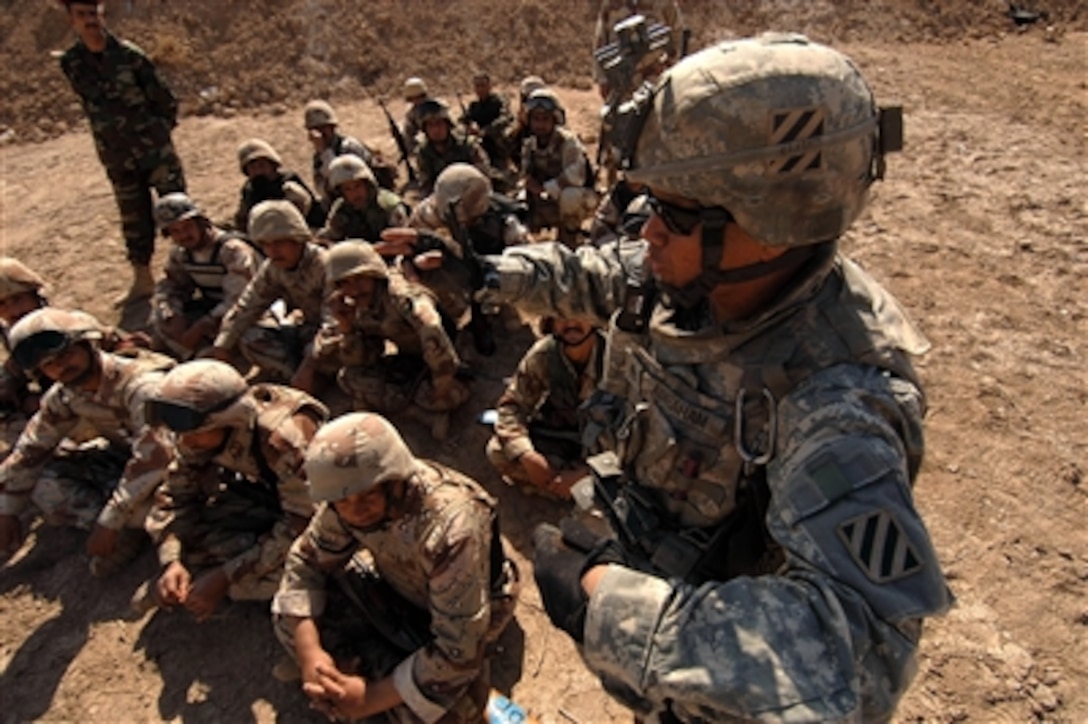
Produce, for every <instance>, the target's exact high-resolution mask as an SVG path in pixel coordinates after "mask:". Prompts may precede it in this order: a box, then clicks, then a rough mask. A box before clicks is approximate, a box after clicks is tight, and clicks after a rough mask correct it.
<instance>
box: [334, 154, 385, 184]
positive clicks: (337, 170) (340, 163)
mask: <svg viewBox="0 0 1088 724" xmlns="http://www.w3.org/2000/svg"><path fill="white" fill-rule="evenodd" d="M346 181H366V182H367V183H368V184H370V188H371V189H375V188H377V187H378V180H377V179H376V178H374V172H373V171H371V170H370V166H368V165H367V163H366V161H364V160H363V159H361V158H359V157H358V156H355V155H353V154H350V153H348V154H344V155H343V156H337V157H336V158H334V159H333V160H332V163H330V164H329V186H331V187H332V188H334V189H336V188H340V184H342V183H344V182H346Z"/></svg>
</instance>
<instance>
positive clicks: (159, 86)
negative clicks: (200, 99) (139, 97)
mask: <svg viewBox="0 0 1088 724" xmlns="http://www.w3.org/2000/svg"><path fill="white" fill-rule="evenodd" d="M125 45H126V46H127V47H128V48H130V50H131V53H132V57H133V58H134V60H135V63H134V65H135V67H136V82H137V83H138V84H139V85H140V87H141V88H142V89H143V92H144V95H145V97H146V98H147V103H148V106H149V107H150V110H151V112H152V113H154V114H155V116H156V117H158V118H162V119H163V120H165V121H166V122H167V124H169V126H170V127H171V128H173V127H174V126H176V125H177V124H178V101H177V99H176V98H175V97H174V94H173V92H171V90H170V87H169V86H168V85H167V84H166V81H164V80H163V79H162V76H160V75H159V71H158V70H157V69H156V68H155V64H154V63H152V62H151V61H150V60H149V59H148V57H147V56H146V55H145V54H144V53H143V51H141V50H139V49H138V48H136V46H134V45H131V44H129V43H126V44H125Z"/></svg>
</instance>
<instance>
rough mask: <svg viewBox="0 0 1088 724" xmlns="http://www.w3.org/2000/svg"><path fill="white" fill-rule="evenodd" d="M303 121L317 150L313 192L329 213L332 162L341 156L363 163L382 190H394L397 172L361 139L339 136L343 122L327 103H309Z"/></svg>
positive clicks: (332, 195) (333, 196)
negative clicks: (373, 175) (341, 122)
mask: <svg viewBox="0 0 1088 724" xmlns="http://www.w3.org/2000/svg"><path fill="white" fill-rule="evenodd" d="M303 120H304V123H305V126H306V132H307V134H308V136H309V139H310V143H311V144H312V145H313V147H314V156H313V166H314V192H315V193H316V195H317V198H318V201H320V202H321V206H322V208H323V209H324V210H325V211H326V212H328V211H329V210H330V209H331V208H332V204H333V201H334V200H335V199H336V185H335V184H334V183H332V180H331V178H330V173H331V171H332V169H331V166H332V162H333V161H335V160H336V159H338V158H340V157H341V156H354V157H355V158H358V159H361V160H362V161H363V162H364V163H365V164H366V165H367V166H368V167H370V169H371V170H372V171H373V173H374V174H375V177H376V178H377V179H379V184H380V185H381V186H382V188H390V189H391V188H393V182H394V180H395V177H396V168H393V167H389V166H388V165H387V164H386V163H385V162H384V161H383V160H382V157H381V154H379V153H375V152H374V151H372V150H371V149H370V148H369V147H368V146H367V145H366V144H365V143H363V142H362V141H360V140H359V139H357V138H354V137H352V136H345V135H344V134H342V133H340V131H339V124H340V121H339V120H338V119H337V117H336V112H335V111H334V110H333V109H332V106H330V105H329V104H328V102H326V101H321V100H315V101H310V102H309V103H307V104H306V108H305V110H304V111H303Z"/></svg>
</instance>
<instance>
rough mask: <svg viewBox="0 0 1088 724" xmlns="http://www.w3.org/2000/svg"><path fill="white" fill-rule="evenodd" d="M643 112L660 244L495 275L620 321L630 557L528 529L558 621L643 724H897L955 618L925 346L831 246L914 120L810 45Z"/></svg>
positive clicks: (739, 57) (612, 405)
mask: <svg viewBox="0 0 1088 724" xmlns="http://www.w3.org/2000/svg"><path fill="white" fill-rule="evenodd" d="M630 111H631V113H632V115H631V116H629V117H627V118H626V119H625V122H624V123H622V124H617V125H616V128H617V129H620V128H625V129H627V133H628V134H631V135H628V136H627V137H626V138H614V139H612V140H613V141H614V142H616V145H617V146H618V147H620V148H624V149H626V151H625V152H626V154H627V158H626V159H625V161H626V164H625V166H626V168H628V169H629V170H627V171H626V173H627V175H628V177H629V178H630V179H631V180H632V181H634V182H637V183H642V184H645V185H646V190H647V194H648V200H649V204H650V207H651V209H652V212H653V213H652V215H651V216H650V220H649V221H648V222H647V223H646V226H645V227H644V228H643V236H644V240H643V241H642V242H641V243H635V244H627V245H625V248H619V249H617V248H611V249H608V248H603V249H597V248H595V247H588V246H587V247H581V248H579V249H578V251H577V253H572V252H569V251H567V250H566V249H564V248H562V247H561V246H560V245H557V244H548V245H540V244H538V245H535V246H533V247H525V248H523V249H517V250H511V249H508V250H507V252H506V253H505V254H504V256H503V257H501V258H492V259H490V260H489V263H491V264H493V265H494V267H495V268H494V270H493V273H494V274H496V275H497V279H496V283H495V284H489V285H488V287H487V289H488V293H487V295H486V298H488V299H490V298H492V297H494V298H495V300H496V301H511V300H512V299H516V298H520V299H521V300H522V301H523V302H524V303H525V304H526V305H529V306H531V307H532V308H534V309H536V310H541V309H542V308H543V309H552V310H557V311H559V312H560V313H569V312H571V311H585V312H588V311H593V312H595V313H596V315H597V316H598V318H601V319H609V320H610V323H609V328H608V336H609V339H608V345H607V349H606V356H605V362H604V373H603V376H602V384H601V391H600V393H599V394H598V395H597V396H595V397H594V398H593V399H592V400H591V401H590V402H589V403H588V404H587V406H586V413H587V418H588V419H590V420H596V421H599V427H600V432H601V435H599V436H598V441H597V442H598V444H600V445H601V446H602V448H603V449H604V450H606V451H607V452H605V453H602V454H601V455H599V456H594V457H592V458H590V459H589V460H588V463H589V465H590V467H591V469H592V470H593V471H594V473H595V477H596V480H595V483H596V485H595V486H594V488H595V490H596V491H597V492H598V493H599V495H598V496H597V497H598V502H599V503H600V505H601V506H602V507H603V509H604V510H605V511H608V512H609V514H610V518H611V520H612V523H613V529H614V533H615V536H616V537H615V538H614V539H605V540H604V541H603V542H601V543H600V544H598V545H597V546H595V547H594V548H593V549H592V550H591V552H590V553H589V554H588V555H587V554H585V553H582V552H577V551H575V550H573V549H571V548H569V547H567V546H566V545H565V543H564V541H563V539H562V536H561V534H560V531H559V530H556V529H555V528H554V527H543V528H540V529H538V531H537V533H536V534H535V535H534V543H535V545H536V552H535V556H534V574H535V577H536V580H537V584H538V587H539V589H540V592H541V597H542V599H543V602H544V607H545V609H546V610H547V612H548V615H549V617H550V618H551V620H552V622H553V623H555V624H556V625H557V626H559V627H561V628H562V629H563V630H565V631H566V632H567V633H568V634H569V635H570V636H571V637H572V638H574V639H575V640H576V641H578V642H581V643H582V645H583V648H582V653H583V656H584V659H585V661H586V664H587V665H588V666H589V668H590V670H591V671H593V672H594V673H595V674H597V676H599V677H600V679H601V681H602V683H603V685H604V686H605V688H606V689H607V690H608V692H609V693H610V694H612V695H613V696H615V697H617V698H618V699H619V700H620V701H622V702H624V703H625V704H627V705H628V706H630V707H631V708H633V709H634V710H635V712H637V715H638V716H639V717H641V718H644V719H645V720H648V721H661V720H664V721H683V722H710V721H712V722H720V721H752V720H757V719H759V720H776V721H784V720H789V721H887V720H889V719H891V718H892V717H893V715H894V712H895V709H896V705H897V704H898V702H899V700H900V698H901V697H902V695H903V693H904V692H905V690H906V689H907V686H908V685H909V683H910V681H911V679H912V678H913V676H914V674H915V673H916V672H917V668H918V666H917V660H916V656H917V650H918V645H919V641H920V638H921V635H922V628H923V622H924V620H925V619H926V618H927V617H930V616H935V615H939V614H941V613H943V612H944V611H946V610H947V609H948V607H949V605H950V604H951V594H950V593H949V591H948V588H947V586H946V584H945V578H944V575H943V574H942V572H941V565H940V561H939V560H938V557H937V554H936V552H935V550H934V548H933V544H932V542H931V541H930V538H929V534H928V532H927V531H926V527H925V525H924V523H923V521H922V519H921V516H920V515H919V514H918V511H917V510H916V509H915V505H914V501H913V493H912V487H913V484H914V482H915V479H916V476H917V475H918V472H919V469H920V467H921V465H922V457H923V451H924V437H923V425H922V421H923V415H924V413H925V407H926V400H925V396H924V394H923V392H922V388H921V383H920V381H919V379H918V375H917V373H916V372H915V370H914V367H913V365H912V362H911V358H912V356H913V355H916V354H920V353H922V352H924V351H925V350H926V348H927V347H928V343H927V341H926V340H925V338H924V336H922V334H921V333H920V332H919V331H918V330H917V329H916V327H915V326H914V325H913V324H912V323H911V322H910V320H909V319H908V318H907V316H906V314H905V313H904V311H903V310H902V308H901V307H900V305H899V304H898V302H897V301H896V300H895V299H894V298H893V297H892V296H891V295H890V294H889V293H888V292H887V291H886V290H884V289H883V288H882V287H881V286H880V285H879V284H877V283H876V282H875V281H874V280H873V279H872V278H871V277H869V276H868V275H867V274H866V273H865V272H864V271H863V270H862V269H861V268H860V267H859V266H858V265H857V264H855V263H854V262H852V261H851V260H849V259H848V258H847V257H845V256H843V255H842V254H840V253H839V248H838V241H837V240H838V238H839V237H840V236H841V235H842V234H843V233H844V232H845V231H846V230H847V229H848V228H849V227H850V225H851V224H852V223H853V222H854V220H855V219H856V218H857V217H858V216H859V215H860V214H861V212H862V210H863V209H864V207H865V204H866V201H867V199H868V193H869V189H870V186H871V185H872V184H873V182H874V181H876V180H877V179H878V178H880V177H881V176H882V174H883V172H884V168H885V157H886V154H887V153H889V152H891V151H895V150H898V149H899V147H900V145H901V140H902V139H901V136H900V135H899V133H898V132H897V129H899V128H901V126H900V123H901V116H900V114H899V112H897V111H898V109H881V108H879V107H878V106H877V104H876V99H875V98H874V96H873V93H872V91H871V90H870V88H869V86H868V85H867V84H866V82H865V80H864V79H863V78H862V76H861V74H860V73H859V71H858V69H857V66H856V65H855V64H854V63H853V62H852V61H850V60H849V59H848V58H846V57H844V56H843V55H842V54H840V53H838V52H836V51H834V50H832V49H830V48H827V47H825V46H821V45H819V44H816V43H812V42H810V41H808V40H807V39H806V38H804V37H803V36H798V35H792V34H767V35H764V36H761V37H759V38H754V39H746V40H738V41H731V42H726V43H722V44H719V45H717V46H715V47H712V48H708V49H706V50H704V51H702V52H700V53H697V54H695V55H691V56H688V57H687V58H685V59H683V60H681V61H680V62H678V63H677V64H676V65H674V66H672V68H670V69H669V70H667V71H666V72H665V74H664V75H663V76H662V78H661V80H660V81H659V83H658V84H657V86H656V87H655V89H654V90H653V92H652V93H650V94H649V95H648V96H647V97H645V98H643V99H641V103H640V104H636V105H634V106H632V107H631V108H630ZM562 310H568V312H563V311H562ZM617 311H619V312H620V313H618V314H615V312H617ZM580 492H581V489H579V488H577V486H576V489H575V491H574V493H575V497H576V498H578V497H580ZM573 537H574V536H572V538H573ZM572 542H573V541H572Z"/></svg>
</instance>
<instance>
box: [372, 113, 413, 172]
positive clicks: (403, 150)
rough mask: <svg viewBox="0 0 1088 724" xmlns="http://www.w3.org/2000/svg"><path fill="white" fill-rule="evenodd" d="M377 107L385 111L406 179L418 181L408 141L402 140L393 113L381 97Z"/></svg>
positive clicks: (402, 136) (401, 134)
mask: <svg viewBox="0 0 1088 724" xmlns="http://www.w3.org/2000/svg"><path fill="white" fill-rule="evenodd" d="M378 107H379V108H381V109H382V112H383V113H385V118H386V120H387V121H389V132H390V133H392V134H393V140H394V141H396V142H397V149H398V150H399V151H400V161H403V162H404V166H405V168H407V169H408V181H409V182H410V183H413V184H418V183H419V177H417V176H416V170H415V169H414V168H412V158H411V154H409V153H408V142H407V141H406V140H404V134H403V133H401V130H400V126H398V125H397V122H396V121H395V120H393V114H391V113H390V112H389V109H388V108H386V106H385V101H383V100H382V99H381V98H379V99H378Z"/></svg>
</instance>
